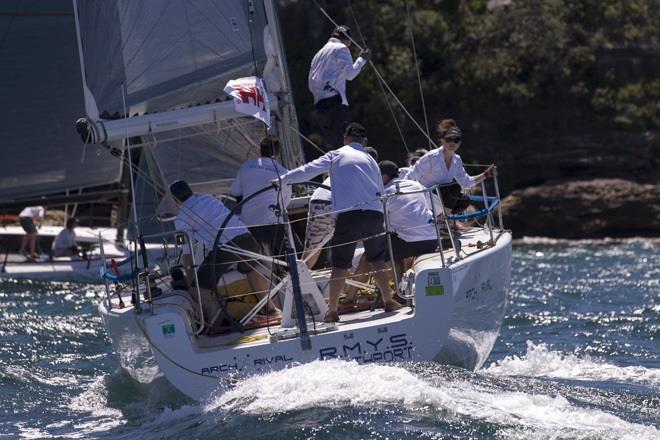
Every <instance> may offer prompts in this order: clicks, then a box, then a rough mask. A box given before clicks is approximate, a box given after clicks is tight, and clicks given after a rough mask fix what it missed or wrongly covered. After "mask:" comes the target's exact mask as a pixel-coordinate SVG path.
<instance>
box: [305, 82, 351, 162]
mask: <svg viewBox="0 0 660 440" xmlns="http://www.w3.org/2000/svg"><path fill="white" fill-rule="evenodd" d="M314 110H315V112H314V113H315V116H316V123H317V124H318V126H319V130H320V131H321V136H323V139H324V140H325V142H326V144H328V147H329V149H335V148H339V147H341V146H343V145H344V130H345V129H346V126H347V125H348V124H350V123H351V119H352V118H351V110H350V108H349V107H348V106H347V105H343V104H342V103H341V97H340V96H339V95H335V96H332V97H330V98H325V99H322V100H320V101H319V102H317V103H316V104H314Z"/></svg>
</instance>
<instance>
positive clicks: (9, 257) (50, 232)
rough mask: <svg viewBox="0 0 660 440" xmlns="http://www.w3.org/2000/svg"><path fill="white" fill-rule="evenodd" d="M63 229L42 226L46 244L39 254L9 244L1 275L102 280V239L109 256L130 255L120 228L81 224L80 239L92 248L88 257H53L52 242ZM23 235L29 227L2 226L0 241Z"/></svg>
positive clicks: (42, 239) (41, 238)
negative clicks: (22, 251)
mask: <svg viewBox="0 0 660 440" xmlns="http://www.w3.org/2000/svg"><path fill="white" fill-rule="evenodd" d="M62 229H63V227H61V226H42V227H41V228H40V229H39V236H38V240H39V244H40V246H45V247H46V248H45V249H43V248H42V249H41V252H40V253H41V256H40V257H39V258H26V257H25V256H23V255H21V254H19V253H18V252H17V251H18V248H16V249H10V248H9V247H8V246H5V249H3V250H4V251H5V252H4V253H3V254H2V255H0V278H3V277H4V278H14V279H34V280H48V281H79V282H96V283H98V282H99V270H100V268H101V266H102V264H101V249H100V246H101V245H100V244H99V243H102V246H103V253H104V254H105V258H107V259H108V260H110V259H112V258H114V259H116V260H117V261H121V260H123V259H125V258H127V257H128V256H129V255H130V254H129V252H128V250H126V249H125V248H124V246H123V245H121V244H118V243H116V242H115V237H116V235H117V230H116V229H114V228H86V227H77V228H76V242H77V243H78V244H80V245H81V246H83V247H85V248H86V249H88V252H87V253H86V255H85V258H83V257H79V256H74V257H54V258H51V257H50V256H49V251H50V244H51V243H52V242H53V240H54V239H55V237H57V234H59V233H60V231H61V230H62ZM23 235H25V231H23V228H21V227H20V226H4V227H1V228H0V241H2V242H3V243H12V242H13V243H19V242H20V239H21V237H22V236H23ZM99 237H100V238H99ZM99 240H100V241H99ZM38 249H39V248H38Z"/></svg>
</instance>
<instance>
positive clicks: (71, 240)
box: [52, 218, 79, 257]
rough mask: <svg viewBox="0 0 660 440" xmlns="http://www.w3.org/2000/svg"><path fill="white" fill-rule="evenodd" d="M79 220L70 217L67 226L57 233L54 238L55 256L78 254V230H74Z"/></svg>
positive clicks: (53, 253)
mask: <svg viewBox="0 0 660 440" xmlns="http://www.w3.org/2000/svg"><path fill="white" fill-rule="evenodd" d="M77 223H78V221H77V220H76V219H75V218H70V219H68V220H67V221H66V227H65V228H64V229H62V230H61V231H60V233H59V234H57V237H55V240H53V248H52V255H53V257H73V256H74V255H78V251H79V249H78V246H76V231H75V230H74V229H75V227H76V225H77Z"/></svg>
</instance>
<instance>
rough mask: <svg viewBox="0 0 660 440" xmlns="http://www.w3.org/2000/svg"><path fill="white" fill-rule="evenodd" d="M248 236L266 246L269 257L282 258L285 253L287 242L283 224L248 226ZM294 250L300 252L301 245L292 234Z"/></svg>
mask: <svg viewBox="0 0 660 440" xmlns="http://www.w3.org/2000/svg"><path fill="white" fill-rule="evenodd" d="M248 229H249V230H250V234H252V236H253V237H254V238H255V240H257V241H258V242H259V243H261V244H262V245H268V249H269V251H270V255H273V256H279V258H284V254H285V252H286V244H287V243H288V242H289V239H288V238H289V237H287V231H286V226H285V224H284V223H275V224H272V225H262V226H250V227H249V228H248ZM293 241H294V242H295V243H294V248H295V249H297V250H300V249H301V248H302V243H300V239H299V238H298V237H297V236H296V234H295V232H294V233H293Z"/></svg>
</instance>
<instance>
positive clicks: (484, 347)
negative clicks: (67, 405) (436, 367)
mask: <svg viewBox="0 0 660 440" xmlns="http://www.w3.org/2000/svg"><path fill="white" fill-rule="evenodd" d="M486 240H487V233H486V232H485V231H476V232H473V233H471V234H468V235H466V236H465V237H464V238H463V237H462V238H461V242H462V244H463V246H464V247H466V246H469V245H470V244H472V246H473V249H472V250H470V251H469V252H468V253H469V254H470V255H468V256H467V257H465V258H464V259H462V260H460V261H458V262H456V263H454V264H451V265H450V266H449V267H446V268H441V266H442V265H441V261H440V257H439V255H438V254H434V255H425V256H422V257H419V258H418V259H417V261H416V263H415V266H414V268H413V272H414V275H415V279H414V285H413V289H414V292H415V299H414V307H412V308H410V307H404V308H403V309H401V310H400V311H397V312H393V313H384V312H383V311H382V310H376V311H374V312H370V311H363V312H357V313H352V314H347V315H342V316H341V322H340V323H338V324H336V325H335V324H322V323H312V322H309V321H308V328H309V331H310V334H311V345H312V348H311V350H302V349H301V343H300V339H299V338H297V337H291V336H293V335H292V333H295V332H296V330H295V329H281V328H280V327H279V326H273V327H271V328H270V329H265V328H260V329H254V330H246V331H244V332H243V333H230V334H226V335H220V336H215V337H195V336H194V335H193V325H192V321H191V313H190V312H191V310H192V307H191V306H190V305H189V303H188V301H186V300H185V296H184V295H183V294H179V295H176V296H175V297H172V296H170V295H167V296H164V297H161V298H159V299H156V300H155V301H154V307H153V313H151V312H150V311H148V310H147V308H148V306H147V305H142V308H143V312H142V313H141V314H135V313H133V310H132V309H131V308H130V307H127V308H125V309H122V310H121V311H120V310H117V309H114V308H113V309H112V310H111V312H110V313H108V311H107V301H104V304H101V306H100V307H99V310H100V312H101V314H102V315H103V316H104V322H105V324H106V328H107V329H108V333H109V335H110V338H111V339H112V341H113V345H114V348H115V350H116V351H117V353H118V354H119V357H120V360H121V361H122V365H123V366H124V367H125V368H127V369H128V370H129V372H132V370H135V368H136V365H131V364H130V362H134V360H135V359H147V358H149V359H150V356H149V355H148V354H147V347H149V348H150V351H151V353H152V355H153V359H155V362H156V363H157V365H158V368H159V370H160V371H161V372H162V374H164V375H165V377H166V378H167V379H168V380H169V381H170V382H171V383H172V384H173V385H174V386H175V387H176V388H178V389H179V390H181V391H182V392H183V393H185V394H187V395H188V396H190V397H191V398H193V399H195V400H205V399H207V398H208V397H209V396H210V395H212V394H213V393H217V392H222V391H223V390H224V389H226V388H227V387H228V386H230V385H231V383H232V382H233V381H234V380H235V379H239V378H242V377H246V376H249V375H252V374H258V373H263V372H268V371H273V370H279V369H282V368H286V367H291V366H294V365H297V364H301V363H306V362H311V361H313V360H316V359H326V358H333V357H339V358H343V359H347V360H355V361H357V362H358V363H371V362H403V361H437V362H441V363H447V364H453V365H458V366H461V367H464V368H468V369H472V370H474V369H478V368H479V367H480V366H481V365H482V364H483V362H484V361H485V360H486V358H487V357H488V355H489V353H490V351H491V349H492V347H493V344H494V343H495V340H496V339H497V335H498V332H499V328H500V326H501V324H502V320H503V317H504V307H505V304H506V297H507V290H508V287H509V277H510V267H511V235H510V234H509V233H503V234H502V235H501V236H500V237H499V239H498V240H497V243H496V245H495V246H494V247H492V248H488V249H484V250H482V251H476V247H474V245H475V244H476V242H477V241H484V242H485V241H486ZM446 255H447V256H449V255H451V251H447V252H446ZM171 298H176V299H175V300H174V301H172V299H171ZM115 301H116V300H115ZM314 329H316V333H315V331H314ZM271 335H274V336H271ZM138 341H141V342H138ZM136 347H140V354H139V355H136V354H135V353H136ZM126 353H128V355H127V354H126ZM149 362H151V360H149Z"/></svg>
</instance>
